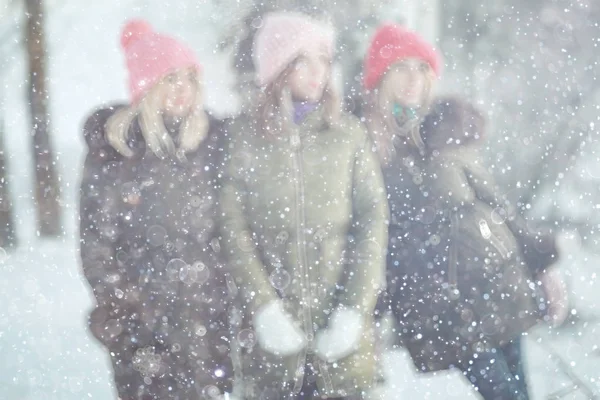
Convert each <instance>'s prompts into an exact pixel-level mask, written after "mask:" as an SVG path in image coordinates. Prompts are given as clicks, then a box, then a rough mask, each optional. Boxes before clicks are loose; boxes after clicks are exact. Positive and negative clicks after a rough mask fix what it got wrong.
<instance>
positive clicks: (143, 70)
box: [121, 20, 202, 104]
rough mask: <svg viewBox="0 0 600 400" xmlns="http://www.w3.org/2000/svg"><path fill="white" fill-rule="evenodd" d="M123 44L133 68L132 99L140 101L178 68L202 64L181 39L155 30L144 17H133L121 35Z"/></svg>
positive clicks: (133, 101)
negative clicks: (142, 18) (136, 18)
mask: <svg viewBox="0 0 600 400" xmlns="http://www.w3.org/2000/svg"><path fill="white" fill-rule="evenodd" d="M121 47H122V48H123V51H124V53H125V58H126V61H127V69H128V70H129V92H130V95H131V102H132V103H133V104H136V103H138V102H139V101H140V100H142V98H143V97H144V95H145V94H146V93H147V92H148V90H150V88H152V86H154V85H155V84H156V83H158V82H159V81H160V80H161V79H163V78H164V77H165V76H167V75H169V74H170V73H171V72H173V71H174V70H177V69H183V68H191V67H194V68H196V69H198V71H200V70H201V68H202V67H201V65H200V63H199V62H198V60H197V59H196V56H195V55H194V52H193V51H192V50H191V49H190V48H189V47H187V46H186V45H185V44H183V43H181V42H179V41H178V40H177V39H175V38H172V37H170V36H166V35H163V34H160V33H156V32H154V30H153V29H152V27H151V26H150V24H149V23H148V22H146V21H144V20H131V21H128V22H127V23H126V24H125V27H124V28H123V32H122V34H121Z"/></svg>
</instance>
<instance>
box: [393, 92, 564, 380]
mask: <svg viewBox="0 0 600 400" xmlns="http://www.w3.org/2000/svg"><path fill="white" fill-rule="evenodd" d="M482 133H483V120H482V117H481V115H480V114H478V113H477V112H476V110H475V109H474V108H472V107H471V106H470V105H468V104H466V103H464V102H462V101H460V100H457V99H453V98H445V99H440V100H439V101H438V102H437V103H436V104H435V105H434V107H433V109H432V111H431V113H430V114H429V115H428V116H427V117H426V118H425V120H424V122H423V124H422V126H421V136H422V138H423V141H424V143H425V146H426V149H425V154H422V153H420V152H417V151H414V150H412V149H414V147H411V146H410V145H409V144H408V143H405V142H403V141H402V140H401V139H399V140H397V142H396V143H395V145H396V148H397V156H396V158H395V159H394V160H393V162H392V163H391V164H390V165H388V166H386V167H385V168H384V172H383V173H384V179H385V183H386V186H387V190H388V196H389V205H390V213H391V222H390V229H389V246H388V256H387V276H388V293H389V298H390V300H391V307H392V309H393V311H394V314H395V315H396V317H397V319H398V321H399V335H400V337H401V339H402V342H403V344H404V345H405V346H406V348H407V349H408V350H409V352H410V354H411V356H412V359H413V361H414V363H415V365H416V366H417V368H418V369H419V370H421V371H436V370H441V369H446V368H449V367H451V366H452V365H454V366H457V365H460V364H463V363H467V362H468V361H469V360H470V359H471V358H472V356H473V355H474V354H475V353H477V352H479V351H482V350H484V349H486V348H492V347H496V346H499V345H502V344H504V343H506V342H508V341H510V340H511V339H514V338H515V337H517V336H518V335H520V334H521V333H523V332H525V331H527V330H528V329H529V328H531V327H532V326H533V325H534V324H535V323H536V322H537V321H538V319H539V317H540V309H541V308H542V309H543V307H544V306H543V303H541V291H540V290H539V288H538V287H537V285H536V284H535V282H534V279H533V278H534V276H535V275H536V274H537V273H538V272H540V271H541V270H543V269H544V268H546V267H547V266H549V265H550V264H551V263H552V262H553V261H554V260H555V256H556V248H555V245H554V239H553V237H551V236H545V235H536V234H532V233H529V231H528V230H527V227H526V224H525V221H524V219H523V218H522V217H521V216H519V215H518V214H515V213H514V210H511V209H510V208H508V207H507V205H506V203H505V202H504V201H502V199H501V197H500V196H499V195H498V194H497V190H496V188H495V186H494V183H493V179H492V177H491V176H490V175H489V173H488V172H487V170H486V169H485V168H484V167H483V166H482V165H481V163H480V162H479V160H478V157H477V149H476V148H475V147H473V146H472V144H473V141H474V140H475V139H476V138H477V135H481V134H482Z"/></svg>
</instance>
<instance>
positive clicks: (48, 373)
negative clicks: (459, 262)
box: [0, 0, 600, 400]
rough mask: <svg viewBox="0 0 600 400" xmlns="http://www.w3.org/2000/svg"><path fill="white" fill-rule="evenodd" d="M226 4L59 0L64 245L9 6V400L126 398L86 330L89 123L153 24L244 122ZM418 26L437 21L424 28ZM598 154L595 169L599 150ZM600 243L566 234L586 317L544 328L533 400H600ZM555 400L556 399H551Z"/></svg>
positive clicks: (562, 194) (221, 106) (558, 195)
mask: <svg viewBox="0 0 600 400" xmlns="http://www.w3.org/2000/svg"><path fill="white" fill-rule="evenodd" d="M214 3H218V2H216V1H215V2H214ZM396 3H397V4H396V5H395V6H394V7H392V9H393V11H394V13H393V14H392V15H398V16H402V17H403V18H404V20H405V21H406V22H407V23H408V24H409V25H413V27H414V28H419V30H420V31H421V32H422V33H423V34H424V35H425V36H426V37H428V38H429V39H430V40H435V39H436V35H438V26H437V25H436V24H435V23H433V22H432V20H436V19H437V18H440V13H441V10H440V9H439V8H437V7H432V8H429V9H427V10H425V11H423V9H422V8H420V7H422V4H423V2H419V1H407V0H404V1H398V2H396ZM430 3H432V4H433V3H434V2H430ZM212 4H213V2H209V1H206V0H198V1H195V2H188V1H172V2H167V3H166V5H165V2H158V1H151V0H119V1H103V2H101V1H82V0H52V1H48V3H47V9H48V13H47V15H46V23H47V25H46V35H47V42H48V57H49V65H48V76H49V80H50V86H49V92H50V104H51V108H50V112H51V124H52V131H53V132H52V133H53V136H52V140H53V146H54V150H55V153H56V155H57V157H58V159H59V173H60V177H61V188H62V206H63V224H64V231H65V234H64V235H63V237H62V238H61V239H59V240H42V239H40V238H38V237H37V235H36V234H35V230H36V221H35V215H36V214H35V208H34V202H33V193H34V174H33V173H34V171H33V159H32V157H31V153H30V148H31V144H30V141H31V137H30V135H29V120H28V114H27V112H28V108H27V93H26V84H25V82H26V63H25V52H24V49H23V46H22V45H20V44H18V43H17V42H16V40H17V39H18V36H19V35H20V32H21V31H22V30H23V24H22V22H21V15H22V10H21V8H20V7H18V6H17V7H15V6H14V5H10V6H9V2H5V1H0V38H8V40H5V41H3V42H1V43H0V79H1V83H2V84H1V85H0V87H1V92H0V109H1V110H2V113H1V114H2V115H3V117H4V124H5V151H6V154H7V162H8V166H7V168H8V181H9V184H10V190H11V196H12V199H13V203H14V204H15V206H16V209H15V222H16V223H17V225H18V227H19V230H18V235H19V248H18V249H16V250H15V251H12V252H6V251H4V250H2V249H0V271H1V272H2V275H1V277H0V400H5V399H6V400H46V399H65V400H71V399H72V400H75V399H77V400H80V399H88V398H89V399H102V400H104V399H111V398H114V393H113V389H112V383H111V376H110V370H109V364H108V357H107V355H106V354H105V352H104V351H103V349H102V348H100V347H99V345H97V344H96V343H95V341H94V340H93V339H92V337H91V336H90V335H89V334H88V333H87V330H86V325H85V320H86V316H87V313H88V311H89V309H90V308H91V306H92V296H91V292H90V290H89V289H88V287H87V285H86V284H85V281H84V280H83V277H82V276H81V274H80V267H79V256H78V238H77V223H78V215H77V214H78V209H77V207H78V185H79V179H80V171H81V166H82V162H83V150H84V143H83V139H82V137H81V126H82V124H83V120H84V118H85V116H86V115H88V114H89V113H90V112H91V111H92V110H93V109H94V108H96V107H98V106H100V105H102V104H103V103H105V102H112V101H115V100H119V99H122V100H125V99H126V90H125V89H126V85H125V82H126V81H125V78H126V77H125V69H124V65H123V58H122V55H121V53H120V50H119V47H118V37H119V32H120V28H121V26H122V24H123V22H124V21H125V20H126V19H127V18H130V17H139V16H142V17H144V18H147V19H148V20H149V21H150V22H151V23H152V24H153V25H154V26H155V27H156V29H157V30H158V31H162V32H168V33H170V34H173V35H175V36H178V37H180V38H182V39H184V40H186V41H187V42H188V43H190V44H191V45H192V46H193V47H194V48H195V49H196V50H197V52H198V54H199V57H200V60H202V61H203V64H204V66H205V71H206V73H205V76H206V79H207V102H208V106H209V107H210V108H212V109H214V110H216V111H217V112H218V113H221V114H227V113H232V112H235V111H236V110H237V108H238V106H239V104H238V99H237V98H236V97H235V91H234V90H233V85H234V83H235V79H234V74H233V72H232V70H231V68H230V62H229V58H228V55H227V54H222V53H216V50H215V47H216V44H217V40H218V37H217V34H216V32H217V30H218V29H217V27H218V26H219V25H220V24H221V23H222V22H221V20H220V19H219V18H221V17H222V16H223V15H224V14H226V13H224V12H223V8H219V9H214V6H213V5H212ZM234 11H235V10H233V9H232V10H231V12H232V13H233V12H234ZM424 12H425V17H423V13H424ZM423 18H424V19H423ZM416 21H421V22H423V23H422V24H418V25H419V26H418V27H417V26H414V25H416ZM596 26H597V25H596ZM595 68H596V69H597V64H596V65H595ZM455 74H456V73H455ZM450 76H452V74H450ZM515 79H517V78H516V77H515ZM448 86H450V87H453V85H452V84H449V85H448ZM474 97H476V96H474ZM480 97H482V96H480ZM482 101H483V102H485V99H484V100H482ZM594 134H595V133H594ZM598 142H599V141H598V140H597V138H595V141H594V142H593V143H595V144H596V146H598ZM590 146H591V145H590ZM590 146H588V150H589V147H590ZM589 154H590V152H589V151H588V155H589ZM591 154H592V156H591V157H592V158H593V155H594V154H597V153H593V152H592V153H591ZM508 161H511V160H510V159H509V160H508ZM592 161H593V160H590V159H588V162H589V164H585V165H584V166H583V167H582V166H579V169H577V170H576V171H581V172H579V174H583V175H585V178H586V179H585V182H586V185H590V184H591V185H592V187H594V188H596V189H594V190H597V187H598V183H599V182H598V181H599V179H598V178H600V175H599V174H597V173H596V174H595V176H594V174H593V173H588V171H598V169H596V168H597V167H600V165H599V164H592V163H591V162H592ZM521 166H522V165H521ZM515 169H516V168H515ZM587 187H588V186H586V187H585V188H587ZM585 188H584V189H583V190H587V189H585ZM574 190H577V187H575V188H571V189H570V190H566V191H565V190H564V189H563V190H562V191H558V192H557V191H555V192H553V193H554V194H555V197H554V198H553V200H552V201H550V203H551V205H553V206H554V207H559V208H560V207H561V205H562V206H563V207H567V208H569V209H570V210H572V211H573V213H574V214H575V215H579V216H583V218H584V219H585V218H586V215H587V214H586V213H587V212H590V213H594V212H595V213H598V211H599V209H600V205H595V203H597V202H598V201H599V200H598V198H597V197H596V198H593V196H592V198H591V200H590V201H591V203H590V204H592V205H593V206H592V207H591V208H590V206H589V204H588V203H589V201H588V202H586V203H585V204H584V205H583V206H582V205H581V203H578V202H577V201H578V199H579V200H581V198H582V196H581V195H578V194H577V193H572V192H573V191H574ZM574 204H575V206H574ZM577 204H579V206H577ZM577 213H578V214H577ZM590 215H591V214H590ZM594 218H596V219H597V218H598V216H597V215H595V216H594ZM596 230H597V227H596ZM590 240H592V241H593V238H591V237H589V235H586V236H585V237H584V238H582V236H581V235H578V234H573V233H569V232H566V233H565V234H563V237H562V241H561V248H562V251H563V260H562V261H561V265H560V266H561V268H562V269H563V271H564V272H565V273H566V275H567V276H568V278H569V284H570V291H571V292H572V296H573V299H572V300H573V306H574V311H573V315H572V318H571V320H570V321H569V323H568V324H567V326H565V327H564V328H561V329H559V330H555V331H550V330H547V329H544V328H540V329H538V330H537V331H535V332H533V333H532V337H530V338H529V339H528V340H527V342H526V346H527V349H526V362H527V366H528V371H529V373H530V383H531V387H532V392H533V399H547V398H556V399H558V398H564V399H589V398H598V396H599V395H600V350H599V349H598V345H599V344H600V343H599V342H600V323H599V322H598V320H597V319H596V318H597V317H596V316H600V311H599V310H598V304H599V302H600V285H599V283H598V282H599V281H598V278H597V273H599V272H600V269H599V268H598V266H599V265H600V264H599V263H600V254H599V253H598V251H597V250H598V248H597V247H596V248H595V250H596V251H594V247H593V246H589V245H586V246H584V245H583V244H584V243H583V242H584V241H585V242H586V243H587V242H589V241H590ZM383 370H384V371H385V375H386V378H387V383H386V385H385V386H383V387H381V388H378V389H377V390H376V391H374V393H373V397H374V398H381V399H475V398H477V396H476V395H474V394H473V393H472V392H471V390H470V388H469V387H468V386H467V385H466V384H465V383H464V381H463V380H462V378H461V377H460V376H459V375H457V374H454V373H448V374H439V375H437V376H419V375H417V374H415V373H414V372H413V371H412V368H411V365H410V361H409V360H408V358H407V356H406V354H405V353H404V352H403V351H401V350H395V351H389V352H388V353H386V356H385V359H384V363H383ZM552 394H554V395H556V397H550V396H551V395H552Z"/></svg>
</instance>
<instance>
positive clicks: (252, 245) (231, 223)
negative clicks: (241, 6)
mask: <svg viewBox="0 0 600 400" xmlns="http://www.w3.org/2000/svg"><path fill="white" fill-rule="evenodd" d="M333 46H334V34H333V32H332V30H331V29H330V28H329V27H328V26H326V25H324V24H321V23H319V22H317V21H315V20H312V19H310V18H309V17H307V16H304V15H301V14H295V13H273V14H269V15H267V16H266V17H265V18H263V21H262V27H261V29H260V30H259V31H258V33H257V36H256V38H255V42H254V47H253V57H254V61H255V66H256V71H257V81H258V84H259V85H260V86H261V95H260V96H259V98H258V99H257V101H256V102H255V104H256V108H255V109H254V110H252V111H251V112H249V113H248V116H245V117H240V118H239V119H238V120H236V121H234V122H233V123H232V124H230V125H229V127H228V129H227V135H229V138H230V143H229V145H228V148H227V151H228V152H229V154H230V156H229V160H228V163H227V165H226V170H225V174H224V177H223V178H224V182H223V189H222V194H221V196H222V198H221V217H222V221H221V227H222V247H223V251H224V255H225V257H226V259H227V262H228V265H229V268H230V269H231V273H232V276H233V277H234V280H235V284H236V286H237V287H238V288H239V291H240V309H241V314H242V315H241V318H236V315H235V314H233V315H232V318H231V319H232V322H233V325H234V326H238V327H239V328H238V333H237V335H236V338H235V339H236V341H237V343H238V345H239V348H240V349H241V350H240V352H239V354H238V356H239V357H236V356H234V359H237V364H238V365H237V368H238V374H239V375H241V378H242V379H241V380H242V381H243V390H244V393H243V398H245V399H255V398H256V399H258V398H260V399H271V398H273V399H282V398H296V399H309V398H349V399H350V398H352V399H357V398H362V392H363V391H364V390H365V389H367V388H368V387H369V386H370V385H371V382H372V380H373V377H374V368H375V362H374V354H373V343H372V342H373V338H372V315H373V310H374V308H375V304H376V300H377V296H378V294H379V292H380V290H381V289H382V286H383V285H384V281H385V276H384V271H385V268H384V252H385V247H386V241H387V233H386V232H387V228H386V222H387V202H386V198H385V192H384V188H383V182H382V177H381V173H380V170H379V167H378V164H377V161H376V156H375V155H374V153H373V150H372V145H371V144H370V142H369V140H368V138H367V135H366V134H365V132H364V131H363V128H362V126H361V124H360V123H359V121H358V120H356V119H355V118H354V117H351V116H348V115H345V114H342V113H341V112H340V111H339V106H338V104H339V102H338V99H337V98H336V96H335V95H334V92H333V85H332V84H331V67H330V66H331V61H332V55H333ZM239 375H238V376H239Z"/></svg>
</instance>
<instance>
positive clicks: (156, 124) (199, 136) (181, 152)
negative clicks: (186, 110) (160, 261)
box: [105, 78, 209, 159]
mask: <svg viewBox="0 0 600 400" xmlns="http://www.w3.org/2000/svg"><path fill="white" fill-rule="evenodd" d="M165 79H166V78H165ZM165 79H163V80H161V81H160V82H158V83H157V84H156V85H154V86H153V87H152V88H151V89H150V90H149V91H148V93H147V94H146V95H145V96H144V98H143V99H142V100H141V101H140V102H139V103H138V104H132V105H130V106H128V107H125V108H123V109H122V110H119V111H118V112H116V113H115V114H114V115H113V116H112V117H110V118H109V119H108V121H107V122H106V126H105V132H106V139H107V141H108V143H109V144H110V145H111V146H112V147H113V148H114V149H115V150H117V151H118V152H119V153H121V154H122V155H124V156H125V157H132V156H133V151H132V150H131V149H130V148H129V145H128V144H127V139H128V138H129V135H130V129H131V126H132V124H133V123H134V121H135V119H136V118H137V120H138V122H139V126H140V130H141V133H142V136H143V138H144V141H145V144H146V146H147V147H148V148H149V149H150V151H151V152H152V153H153V154H154V155H156V156H157V157H159V158H166V157H168V156H171V157H172V156H177V158H180V159H181V158H182V157H184V156H185V153H189V152H192V151H194V150H196V149H197V148H198V146H199V145H200V143H202V141H203V140H204V138H205V137H206V136H207V134H208V129H209V126H208V125H209V123H208V116H207V114H206V112H205V111H204V106H203V101H202V92H203V91H202V85H201V83H200V81H199V80H198V79H196V94H195V100H194V105H193V107H192V110H191V111H190V114H189V115H188V116H187V117H186V118H185V119H184V120H183V122H182V125H181V128H180V129H179V134H178V136H177V138H176V141H174V140H173V138H172V137H171V135H170V134H169V132H168V130H167V128H166V126H165V122H164V120H163V116H162V112H161V109H160V104H159V102H160V97H159V96H158V95H157V94H158V92H159V90H160V88H161V85H163V84H164V82H165Z"/></svg>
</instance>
